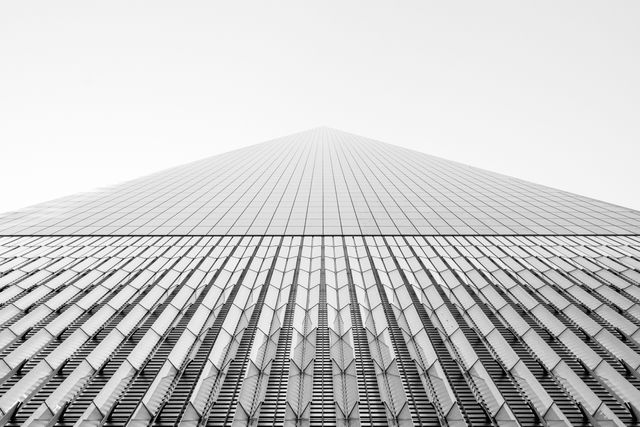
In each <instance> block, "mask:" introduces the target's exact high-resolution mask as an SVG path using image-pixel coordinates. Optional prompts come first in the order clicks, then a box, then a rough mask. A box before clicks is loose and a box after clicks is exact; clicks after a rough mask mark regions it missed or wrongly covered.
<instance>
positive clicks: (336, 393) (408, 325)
mask: <svg viewBox="0 0 640 427" xmlns="http://www.w3.org/2000/svg"><path fill="white" fill-rule="evenodd" d="M639 304H640V238H638V237H633V236H571V235H556V236H397V235H395V236H394V235H389V236H368V237H365V236H351V237H349V236H326V235H325V236H305V237H300V236H297V237H296V236H262V237H260V236H258V237H251V236H247V237H239V236H236V237H233V236H204V237H202V236H147V237H143V236H129V237H115V236H112V237H109V236H103V237H99V236H84V237H83V236H57V237H0V417H1V418H0V423H1V424H2V425H9V426H18V425H29V424H32V425H57V426H71V425H87V426H90V425H96V426H97V425H108V426H116V425H125V424H127V423H129V424H130V425H158V426H164V425H176V424H181V425H193V426H198V425H200V426H202V425H210V426H220V425H256V426H284V425H314V426H320V425H336V426H338V425H341V426H347V425H361V426H373V425H396V426H404V425H421V426H430V425H456V426H458V425H503V424H510V425H527V426H529V425H554V426H555V425H584V426H587V425H592V426H598V425H620V426H623V425H635V424H638V418H639V415H640V305H639Z"/></svg>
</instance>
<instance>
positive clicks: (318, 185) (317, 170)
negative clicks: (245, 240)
mask: <svg viewBox="0 0 640 427" xmlns="http://www.w3.org/2000/svg"><path fill="white" fill-rule="evenodd" d="M638 231H640V213H639V212H636V211H633V210H631V209H627V208H622V207H619V206H614V205H611V204H608V203H605V202H601V201H597V200H593V199H589V198H586V197H581V196H578V195H575V194H570V193H567V192H564V191H560V190H555V189H552V188H548V187H544V186H540V185H536V184H532V183H529V182H526V181H522V180H518V179H514V178H510V177H506V176H504V175H500V174H496V173H492V172H488V171H485V170H481V169H477V168H473V167H470V166H466V165H462V164H459V163H455V162H451V161H448V160H444V159H440V158H437V157H433V156H429V155H427V154H423V153H420V152H416V151H412V150H408V149H405V148H401V147H397V146H394V145H390V144H386V143H382V142H379V141H376V140H372V139H369V138H365V137H362V136H358V135H354V134H350V133H347V132H342V131H340V130H336V129H333V128H329V127H326V126H321V127H317V128H314V129H310V130H307V131H304V132H300V133H296V134H293V135H289V136H285V137H282V138H278V139H274V140H271V141H268V142H266V143H263V144H258V145H254V146H251V147H246V148H244V149H240V150H235V151H232V152H228V153H225V154H221V155H217V156H213V157H209V158H206V159H203V160H200V161H196V162H192V163H189V164H186V165H183V166H179V167H175V168H172V169H169V170H166V171H162V172H158V173H155V174H153V175H150V176H146V177H143V178H139V179H136V180H133V181H130V182H127V183H124V184H120V185H116V186H113V187H110V188H106V189H102V190H99V191H95V192H91V193H82V194H76V195H73V196H69V197H65V198H63V199H59V200H54V201H51V202H47V203H43V204H40V205H36V206H34V207H31V208H29V209H25V210H22V211H19V212H10V213H8V214H5V215H3V216H0V234H4V235H22V234H64V235H74V234H82V235H93V234H97V235H149V234H155V235H222V234H227V235H228V234H233V235H247V234H252V235H265V234H268V235H280V234H285V235H350V234H363V235H418V234H419V235H474V234H479V235H504V234H627V233H637V232H638Z"/></svg>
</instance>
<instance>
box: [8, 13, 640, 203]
mask: <svg viewBox="0 0 640 427" xmlns="http://www.w3.org/2000/svg"><path fill="white" fill-rule="evenodd" d="M639 23H640V2H638V1H597V2H596V1H557V0H554V1H539V0H536V1H529V2H521V1H512V0H509V1H499V2H498V1H482V2H480V1H475V0H474V1H451V2H429V1H402V2H398V1H387V2H380V1H322V2H311V1H300V0H298V1H291V2H279V1H278V2H273V1H269V2H265V1H256V2H245V1H229V2H211V1H185V0H181V1H173V2H167V1H158V0H154V1H147V2H141V1H131V0H127V1H120V0H109V1H102V2H97V1H86V0H82V1H75V2H71V1H56V2H52V1H45V0H40V1H18V0H12V1H3V2H1V3H0V156H1V163H0V183H2V184H0V212H4V211H7V210H12V209H17V208H21V207H23V206H26V205H30V204H34V203H37V202H41V201H45V200H48V199H52V198H55V197H60V196H64V195H67V194H71V193H75V192H78V191H85V190H90V189H92V188H95V187H99V186H105V185H110V184H114V183H117V182H121V181H124V180H127V179H132V178H136V177H138V176H141V175H144V174H148V173H151V172H155V171H156V170H160V169H163V168H166V167H169V166H173V165H176V164H180V163H184V162H187V161H191V160H196V159H199V158H202V157H205V156H209V155H213V154H217V153H220V152H224V151H228V150H231V149H234V148H238V147H241V146H244V145H250V144H254V143H257V142H261V141H264V140H267V139H271V138H275V137H279V136H284V135H286V134H289V133H293V132H296V131H301V130H305V129H307V128H311V127H316V126H320V125H323V126H330V127H334V128H337V129H341V130H345V131H348V132H353V133H357V134H360V135H363V136H367V137H371V138H375V139H379V140H382V141H385V142H389V143H392V144H396V145H402V146H406V147H409V148H413V149H417V150H421V151H424V152H427V153H430V154H434V155H438V156H441V157H445V158H449V159H452V160H457V161H460V162H463V163H468V164H471V165H474V166H479V167H483V168H485V169H489V170H493V171H496V172H502V173H506V174H509V175H513V176H517V177H519V178H523V179H528V180H530V181H533V182H538V183H542V184H546V185H550V186H553V187H557V188H562V189H565V190H569V191H572V192H575V193H579V194H583V195H586V196H590V197H594V198H597V199H601V200H606V201H609V202H613V203H616V204H620V205H623V206H628V207H632V208H635V209H640V191H639V189H638V183H640V167H639V166H638V164H639V162H638V160H639V158H640V82H639V79H640V24H639Z"/></svg>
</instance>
